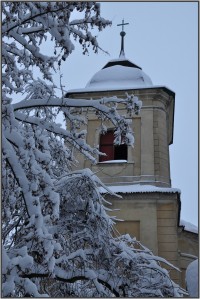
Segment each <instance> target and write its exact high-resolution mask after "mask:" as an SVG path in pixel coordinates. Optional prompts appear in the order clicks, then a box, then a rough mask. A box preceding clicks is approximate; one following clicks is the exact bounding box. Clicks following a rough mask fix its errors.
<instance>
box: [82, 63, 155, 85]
mask: <svg viewBox="0 0 200 299" xmlns="http://www.w3.org/2000/svg"><path fill="white" fill-rule="evenodd" d="M151 86H153V83H152V81H151V79H150V78H149V76H147V75H146V74H145V73H144V72H143V71H142V69H141V68H140V67H139V66H137V65H136V64H134V63H132V62H131V61H129V60H128V59H126V58H125V57H124V58H119V59H115V60H110V61H109V62H108V63H107V64H106V65H105V66H104V67H103V68H102V69H101V70H100V71H99V72H97V73H96V74H95V75H94V76H93V77H92V78H91V80H90V81H89V82H88V83H87V85H86V88H87V89H88V88H89V89H90V88H91V89H95V88H96V89H98V88H101V89H102V88H104V87H105V88H109V89H110V88H117V89H119V88H137V87H140V88H141V87H151Z"/></svg>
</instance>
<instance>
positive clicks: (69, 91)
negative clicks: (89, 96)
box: [67, 85, 174, 93]
mask: <svg viewBox="0 0 200 299" xmlns="http://www.w3.org/2000/svg"><path fill="white" fill-rule="evenodd" d="M147 88H152V89H153V88H167V89H168V90H170V91H172V92H174V91H173V90H171V89H170V88H168V87H167V86H163V85H153V86H148V87H133V86H132V87H131V86H129V87H128V86H127V87H125V86H124V87H121V86H116V85H115V86H114V85H113V86H112V85H110V86H106V87H105V86H98V87H87V88H78V89H70V90H68V92H67V93H77V92H78V93H84V92H99V91H112V90H113V91H115V90H116V91H117V90H134V89H136V90H137V89H147Z"/></svg>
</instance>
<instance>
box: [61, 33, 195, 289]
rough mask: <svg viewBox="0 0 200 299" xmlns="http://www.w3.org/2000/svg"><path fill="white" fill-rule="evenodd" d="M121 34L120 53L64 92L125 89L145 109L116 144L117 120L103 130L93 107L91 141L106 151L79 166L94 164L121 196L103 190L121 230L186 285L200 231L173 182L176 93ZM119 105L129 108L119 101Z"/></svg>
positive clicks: (89, 94) (105, 93)
mask: <svg viewBox="0 0 200 299" xmlns="http://www.w3.org/2000/svg"><path fill="white" fill-rule="evenodd" d="M122 32H123V31H122ZM121 36H122V43H121V51H120V56H119V58H118V59H115V60H111V61H109V62H108V63H107V64H106V65H105V66H104V67H103V68H102V69H101V70H100V71H99V72H97V73H96V74H95V75H94V76H93V77H92V78H91V80H90V81H89V83H88V84H87V85H86V87H85V88H84V89H76V90H71V91H69V92H68V93H67V95H66V97H69V98H74V99H79V98H80V99H88V100H89V99H91V98H92V99H100V98H102V97H111V96H117V97H119V98H125V97H126V93H128V94H133V95H134V96H137V97H138V98H139V100H141V101H142V108H141V112H140V114H139V115H134V116H132V117H128V118H129V123H130V126H131V128H132V130H133V132H134V138H135V144H134V147H131V146H127V145H126V144H122V145H120V146H116V145H114V128H113V125H112V124H111V123H110V122H108V121H107V122H106V123H105V125H106V127H107V129H108V130H107V132H106V133H105V134H100V130H99V127H100V125H101V124H100V121H99V120H98V118H97V116H96V114H94V113H92V112H91V113H89V116H88V125H87V142H88V144H89V145H91V146H92V147H98V148H99V149H100V151H102V152H105V153H106V156H105V157H104V156H103V157H102V156H99V160H98V163H97V164H96V165H92V164H91V163H90V161H88V160H85V159H84V158H83V157H82V156H81V155H79V156H78V160H79V167H80V169H83V168H90V169H91V170H92V171H93V172H95V173H97V175H98V177H99V178H100V179H101V180H102V181H103V183H105V184H106V185H108V186H109V187H110V189H111V190H112V191H114V192H116V193H117V194H119V195H121V196H122V197H121V198H117V197H113V196H111V195H109V194H106V191H105V190H102V193H105V194H104V195H105V198H106V199H107V200H108V201H110V202H111V203H112V208H113V209H114V210H115V211H114V212H113V215H116V216H117V218H119V219H123V220H124V221H123V222H117V225H116V226H117V229H118V231H119V232H120V233H129V234H130V235H131V236H132V237H133V236H135V237H136V238H137V239H138V240H140V241H141V243H142V244H143V245H145V246H146V247H148V248H149V249H151V250H152V251H153V253H154V254H155V255H159V256H161V257H164V258H166V259H167V260H168V261H169V262H170V263H172V264H174V265H175V266H177V267H178V268H180V270H181V272H178V271H175V270H172V269H171V268H170V267H168V269H169V270H170V275H171V278H172V279H173V280H174V281H176V282H177V283H179V284H181V285H182V286H183V287H185V270H186V268H187V266H188V264H189V263H190V262H192V261H193V260H194V259H196V258H197V256H198V234H197V232H194V231H193V232H191V231H187V230H186V229H185V228H184V226H183V225H181V222H180V212H181V198H180V190H179V189H176V188H172V187H171V178H170V159H169V146H170V144H172V143H173V128H174V107H175V93H174V92H173V91H172V90H170V89H169V88H167V87H165V86H156V85H153V83H152V81H151V79H150V78H149V76H148V75H146V74H145V73H144V72H143V70H142V68H141V67H139V66H138V65H136V64H135V63H133V62H131V61H130V60H128V59H127V58H126V57H125V54H124V40H123V39H124V36H125V35H123V34H121ZM118 111H119V113H121V114H125V111H124V108H123V107H122V106H120V105H119V107H118ZM116 210H117V211H116Z"/></svg>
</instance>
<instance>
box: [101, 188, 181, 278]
mask: <svg viewBox="0 0 200 299" xmlns="http://www.w3.org/2000/svg"><path fill="white" fill-rule="evenodd" d="M121 195H122V197H123V198H122V199H119V198H114V197H112V196H110V195H107V196H106V199H107V200H108V201H110V202H111V203H112V209H119V211H114V212H112V213H111V215H115V216H116V217H117V218H119V219H123V220H124V222H120V223H119V224H118V223H117V224H116V227H117V229H119V231H120V233H123V234H124V233H127V232H128V233H129V234H130V235H131V236H132V237H137V238H138V237H139V241H141V243H142V244H143V245H145V246H146V247H147V248H149V249H150V250H152V251H153V253H154V254H155V255H158V256H161V257H163V258H165V259H166V260H167V261H169V262H170V263H172V264H173V265H175V266H176V267H180V266H181V265H180V256H179V244H178V228H177V227H178V226H177V223H178V210H179V194H178V193H131V194H121ZM128 226H129V227H130V228H129V230H128ZM138 230H139V232H138ZM134 233H136V234H137V235H134ZM162 266H164V267H165V268H166V269H168V270H170V276H171V278H172V279H173V280H174V281H175V282H177V283H180V282H182V278H181V274H180V272H178V271H176V270H173V269H172V268H171V267H170V266H167V265H165V264H162Z"/></svg>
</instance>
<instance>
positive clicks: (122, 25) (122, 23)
mask: <svg viewBox="0 0 200 299" xmlns="http://www.w3.org/2000/svg"><path fill="white" fill-rule="evenodd" d="M124 25H129V23H124V19H123V20H122V24H117V26H122V31H124Z"/></svg>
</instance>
